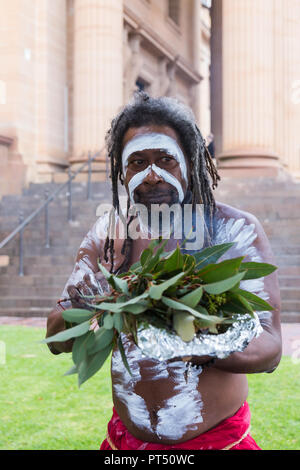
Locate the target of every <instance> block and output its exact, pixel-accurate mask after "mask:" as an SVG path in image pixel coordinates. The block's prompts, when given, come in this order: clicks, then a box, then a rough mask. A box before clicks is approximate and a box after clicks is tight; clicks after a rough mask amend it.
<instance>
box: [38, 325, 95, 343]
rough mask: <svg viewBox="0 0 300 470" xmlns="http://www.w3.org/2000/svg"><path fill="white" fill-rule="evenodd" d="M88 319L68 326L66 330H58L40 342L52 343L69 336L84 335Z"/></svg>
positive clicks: (88, 326) (87, 327)
mask: <svg viewBox="0 0 300 470" xmlns="http://www.w3.org/2000/svg"><path fill="white" fill-rule="evenodd" d="M90 325H91V323H90V321H85V322H83V323H80V324H79V325H77V326H74V327H73V328H69V329H68V330H64V331H60V332H59V333H57V334H56V335H54V336H50V337H48V338H45V339H43V340H42V341H41V343H52V342H54V341H58V342H60V341H67V340H68V339H71V338H76V337H78V336H82V335H84V334H85V333H86V332H87V331H88V330H89V329H90Z"/></svg>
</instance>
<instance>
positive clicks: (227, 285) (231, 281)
mask: <svg viewBox="0 0 300 470" xmlns="http://www.w3.org/2000/svg"><path fill="white" fill-rule="evenodd" d="M244 275H245V271H243V272H241V273H238V274H235V275H234V276H232V277H230V278H228V279H225V280H224V281H219V282H212V283H211V284H205V285H204V286H203V289H204V290H205V291H206V292H207V293H208V294H222V293H223V292H226V291H228V290H229V289H231V288H232V287H233V286H235V285H236V284H237V283H238V282H239V281H240V280H241V279H243V277H244Z"/></svg>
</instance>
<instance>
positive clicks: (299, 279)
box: [278, 276, 300, 289]
mask: <svg viewBox="0 0 300 470" xmlns="http://www.w3.org/2000/svg"><path fill="white" fill-rule="evenodd" d="M278 280H279V285H280V287H282V288H284V287H292V288H298V289H300V276H279V277H278Z"/></svg>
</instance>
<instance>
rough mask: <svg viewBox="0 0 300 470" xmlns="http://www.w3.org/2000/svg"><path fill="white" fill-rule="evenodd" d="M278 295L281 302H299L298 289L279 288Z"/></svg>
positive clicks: (299, 288) (299, 293)
mask: <svg viewBox="0 0 300 470" xmlns="http://www.w3.org/2000/svg"><path fill="white" fill-rule="evenodd" d="M280 295H281V299H282V300H291V301H294V300H295V301H296V300H297V301H300V287H280ZM299 307H300V304H299Z"/></svg>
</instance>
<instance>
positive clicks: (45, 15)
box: [35, 0, 68, 182]
mask: <svg viewBox="0 0 300 470" xmlns="http://www.w3.org/2000/svg"><path fill="white" fill-rule="evenodd" d="M36 28H37V29H36V69H35V80H36V81H35V91H36V147H35V150H36V161H37V163H38V172H39V173H40V176H39V181H41V182H43V181H47V178H49V176H48V177H47V176H46V175H45V174H47V173H49V172H51V171H53V170H54V169H57V166H61V167H63V168H64V167H66V166H67V165H68V158H67V107H66V85H67V67H66V58H67V54H66V52H67V49H66V2H65V1H61V0H38V1H36ZM42 174H44V176H42Z"/></svg>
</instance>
